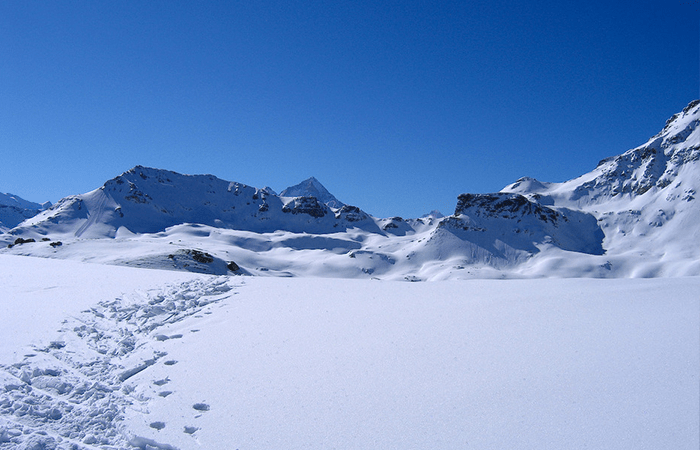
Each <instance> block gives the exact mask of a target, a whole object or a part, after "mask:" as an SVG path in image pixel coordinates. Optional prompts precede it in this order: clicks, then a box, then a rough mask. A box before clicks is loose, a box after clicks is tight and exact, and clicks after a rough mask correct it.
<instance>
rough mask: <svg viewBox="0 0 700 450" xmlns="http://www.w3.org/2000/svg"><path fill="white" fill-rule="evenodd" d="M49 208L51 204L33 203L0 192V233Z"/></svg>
mask: <svg viewBox="0 0 700 450" xmlns="http://www.w3.org/2000/svg"><path fill="white" fill-rule="evenodd" d="M50 206H51V202H45V203H41V204H40V203H34V202H30V201H27V200H24V199H23V198H21V197H20V196H18V195H14V194H9V193H2V192H0V231H7V230H9V229H10V228H14V227H16V226H17V225H19V224H20V223H21V222H22V221H24V220H25V219H29V218H30V217H34V216H36V215H37V214H39V212H40V211H42V210H44V209H46V208H48V207H50Z"/></svg>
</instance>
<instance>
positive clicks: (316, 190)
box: [280, 177, 345, 208]
mask: <svg viewBox="0 0 700 450" xmlns="http://www.w3.org/2000/svg"><path fill="white" fill-rule="evenodd" d="M280 196H281V197H315V198H316V199H318V200H319V201H320V202H321V203H325V204H326V205H327V206H330V207H331V208H342V207H343V206H344V205H345V204H344V203H343V202H341V201H340V200H338V199H337V198H335V196H333V194H331V193H330V192H328V189H326V188H325V186H323V184H321V182H320V181H318V179H316V177H309V178H307V179H306V180H304V181H302V182H301V183H299V184H296V185H294V186H290V187H288V188H287V189H285V190H283V191H282V192H280Z"/></svg>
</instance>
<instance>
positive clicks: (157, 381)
mask: <svg viewBox="0 0 700 450" xmlns="http://www.w3.org/2000/svg"><path fill="white" fill-rule="evenodd" d="M169 382H170V378H169V377H165V378H163V379H162V380H156V381H154V382H153V384H155V385H156V386H163V385H164V384H168V383H169Z"/></svg>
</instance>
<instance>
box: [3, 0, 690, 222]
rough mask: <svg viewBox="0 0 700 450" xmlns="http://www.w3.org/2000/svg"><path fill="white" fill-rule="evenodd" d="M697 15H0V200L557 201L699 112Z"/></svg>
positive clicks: (452, 9) (564, 8)
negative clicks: (559, 190)
mask: <svg viewBox="0 0 700 450" xmlns="http://www.w3.org/2000/svg"><path fill="white" fill-rule="evenodd" d="M698 9H699V8H698V2H697V1H688V0H683V1H681V0H663V1H644V0H637V1H634V2H632V1H622V2H619V1H612V2H611V1H609V0H607V1H596V0H593V1H591V0H589V1H585V2H584V1H576V2H568V1H561V0H556V1H554V0H552V1H549V0H547V1H538V2H533V1H502V0H484V1H467V0H462V1H412V0H398V1H393V0H382V1H358V0H355V1H344V0H333V1H311V0H307V1H255V0H245V1H235V0H228V1H221V2H215V1H183V2H180V1H174V0H167V1H150V0H149V1H140V0H139V1H133V2H132V1H117V2H114V1H109V2H108V1H96V0H89V1H84V2H78V1H73V2H69V1H65V2H64V1H60V2H56V1H46V2H43V1H42V2H37V1H17V2H16V1H9V0H7V1H0V106H1V107H0V152H1V154H2V156H3V163H2V164H1V165H0V166H1V168H0V192H12V193H15V194H17V195H20V196H21V197H24V198H26V199H28V200H33V201H45V200H51V201H53V202H55V201H56V200H58V199H59V198H61V197H63V196H66V195H70V194H78V193H83V192H87V191H90V190H92V189H95V188H97V187H99V186H101V185H102V184H103V183H104V182H105V181H106V180H108V179H110V178H113V177H114V176H116V175H119V174H120V173H122V172H124V171H126V170H128V169H129V168H131V167H133V166H135V165H137V164H141V165H146V166H152V167H158V168H164V169H169V170H174V171H178V172H182V173H190V174H195V173H211V174H214V175H216V176H218V177H220V178H223V179H226V180H231V181H239V182H242V183H246V184H249V185H252V186H256V187H263V186H270V187H272V188H273V189H275V190H276V191H278V192H279V191H281V190H282V189H284V188H285V187H287V186H289V185H293V184H296V183H298V182H299V181H301V180H303V179H305V178H307V177H309V176H315V177H316V178H318V179H319V180H320V181H321V182H322V183H323V184H324V185H325V186H326V187H327V188H328V190H329V191H331V192H332V193H333V194H334V195H335V196H336V197H338V198H339V199H340V200H342V201H344V202H346V203H350V204H355V205H357V206H360V207H361V208H363V209H365V210H366V211H368V212H369V213H371V214H374V215H376V216H380V217H385V216H393V215H401V216H404V217H417V216H420V215H422V214H423V213H426V212H428V211H430V210H431V209H440V210H441V211H442V212H443V213H446V214H449V213H452V212H453V210H454V206H455V204H456V197H457V195H458V194H460V193H463V192H472V193H483V192H493V191H498V190H500V189H501V188H502V187H504V186H505V185H506V184H508V183H511V182H513V181H515V180H516V179H517V178H519V177H521V176H532V177H535V178H538V179H540V180H543V181H564V180H567V179H570V178H573V177H576V176H578V175H581V174H583V173H585V172H588V171H590V170H592V169H593V168H594V167H595V166H596V164H597V162H598V161H599V160H600V159H602V158H604V157H607V156H611V155H615V154H619V153H622V152H624V151H626V150H628V149H629V148H632V147H636V146H638V145H641V144H643V143H644V142H645V141H646V140H647V139H648V138H649V137H651V136H652V135H653V134H656V133H657V132H658V131H660V130H661V128H663V125H664V123H665V121H666V119H668V118H669V117H670V116H671V115H672V114H674V113H676V112H678V111H680V110H681V109H682V108H683V107H685V106H686V105H687V104H688V103H689V102H690V101H691V100H693V99H695V98H698V96H700V93H699V92H698V91H699V72H700V69H699V67H698V54H699V51H698V46H699V43H700V32H699V30H698V17H699V13H698Z"/></svg>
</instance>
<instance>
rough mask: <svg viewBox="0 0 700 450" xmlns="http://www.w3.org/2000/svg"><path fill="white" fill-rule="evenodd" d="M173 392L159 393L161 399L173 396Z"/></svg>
mask: <svg viewBox="0 0 700 450" xmlns="http://www.w3.org/2000/svg"><path fill="white" fill-rule="evenodd" d="M172 393H173V391H161V392H159V393H158V395H160V396H161V397H167V396H168V395H170V394H172Z"/></svg>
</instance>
